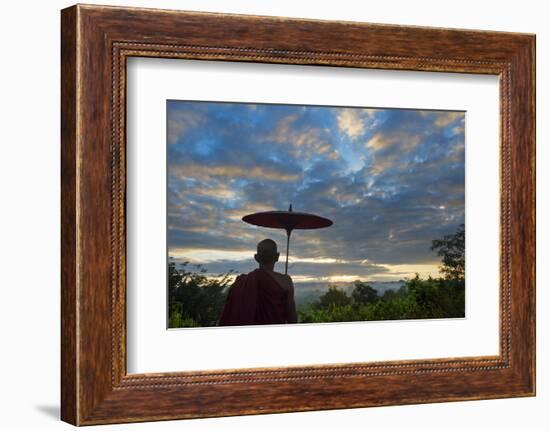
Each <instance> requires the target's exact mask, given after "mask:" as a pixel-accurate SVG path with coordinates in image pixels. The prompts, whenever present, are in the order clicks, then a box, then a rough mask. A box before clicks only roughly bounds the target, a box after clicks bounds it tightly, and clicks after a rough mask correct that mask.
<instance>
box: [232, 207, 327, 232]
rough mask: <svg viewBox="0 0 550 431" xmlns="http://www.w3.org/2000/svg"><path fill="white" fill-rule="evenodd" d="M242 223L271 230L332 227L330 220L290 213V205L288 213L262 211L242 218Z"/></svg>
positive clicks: (311, 215) (306, 214) (305, 214)
mask: <svg viewBox="0 0 550 431" xmlns="http://www.w3.org/2000/svg"><path fill="white" fill-rule="evenodd" d="M243 221H244V222H246V223H250V224H253V225H256V226H262V227H269V228H273V229H285V230H294V229H321V228H323V227H329V226H331V225H332V220H329V219H328V218H325V217H321V216H318V215H315V214H310V213H301V212H294V211H292V205H291V206H290V208H289V210H288V211H264V212H260V213H255V214H249V215H246V216H244V217H243Z"/></svg>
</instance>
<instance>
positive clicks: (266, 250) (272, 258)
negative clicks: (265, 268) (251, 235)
mask: <svg viewBox="0 0 550 431" xmlns="http://www.w3.org/2000/svg"><path fill="white" fill-rule="evenodd" d="M254 257H255V258H256V261H257V262H258V263H260V264H264V265H270V264H273V263H275V262H277V261H278V260H279V253H278V252H277V243H276V242H275V241H273V240H272V239H269V238H267V239H264V240H262V241H260V242H259V243H258V247H257V252H256V255H255V256H254Z"/></svg>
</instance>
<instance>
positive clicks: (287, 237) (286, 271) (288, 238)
mask: <svg viewBox="0 0 550 431" xmlns="http://www.w3.org/2000/svg"><path fill="white" fill-rule="evenodd" d="M291 232H292V229H287V230H286V261H285V275H287V274H288V249H289V246H290V233H291Z"/></svg>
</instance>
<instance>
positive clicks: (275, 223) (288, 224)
mask: <svg viewBox="0 0 550 431" xmlns="http://www.w3.org/2000/svg"><path fill="white" fill-rule="evenodd" d="M242 220H243V221H244V222H246V223H249V224H253V225H256V226H262V227H268V228H272V229H284V230H285V231H286V262H285V274H286V273H287V272H288V249H289V245H290V234H291V233H292V231H293V230H294V229H321V228H323V227H329V226H331V225H332V220H329V219H328V218H324V217H321V216H318V215H315V214H309V213H301V212H294V211H292V204H291V205H290V206H289V207H288V211H264V212H259V213H254V214H249V215H246V216H244V217H243V219H242Z"/></svg>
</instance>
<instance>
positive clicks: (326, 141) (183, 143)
mask: <svg viewBox="0 0 550 431" xmlns="http://www.w3.org/2000/svg"><path fill="white" fill-rule="evenodd" d="M464 120H465V116H464V112H454V111H428V110H406V109H382V108H376V109H374V108H349V107H325V106H305V105H274V104H248V103H220V102H196V101H172V100H170V101H168V102H167V167H168V192H167V222H168V232H167V243H168V255H169V258H170V259H173V260H174V261H176V262H179V263H181V262H185V261H189V262H191V263H197V264H199V263H200V264H203V266H204V268H206V269H207V270H208V274H211V275H215V274H222V273H225V272H226V271H229V270H234V271H236V272H237V273H246V272H249V271H252V270H253V269H254V268H255V267H256V266H257V265H256V263H255V262H254V260H253V256H254V253H255V247H256V244H257V243H258V242H259V241H260V240H262V239H264V238H272V239H274V240H275V241H276V242H277V243H278V245H279V251H280V252H281V260H283V259H282V257H283V256H284V250H285V244H286V236H285V234H284V231H280V230H276V229H266V228H261V227H256V226H251V225H249V224H246V223H244V222H243V221H242V220H241V218H242V217H243V216H244V215H247V214H250V213H254V212H259V211H270V210H287V209H288V206H289V204H290V203H291V204H292V206H293V209H294V211H300V212H309V213H314V214H318V215H321V216H323V217H327V218H329V219H331V220H332V221H333V222H334V224H333V226H331V227H329V228H325V229H319V230H302V231H294V233H293V234H292V238H291V248H290V264H289V274H290V275H291V276H292V277H293V280H294V282H295V283H300V282H302V283H325V282H328V283H330V282H348V281H350V282H351V281H354V280H364V281H395V280H400V279H404V278H410V277H413V276H414V275H415V273H419V274H420V275H421V276H422V277H427V276H428V275H432V276H437V275H438V266H439V265H440V259H439V258H438V256H437V255H436V253H435V252H434V251H432V250H430V246H431V241H432V240H433V239H436V238H441V237H442V236H443V235H446V234H452V233H454V232H455V231H456V229H457V228H458V226H459V225H460V224H461V223H464V180H465V178H464V174H465V171H464V146H465V143H464ZM276 270H279V271H281V272H283V271H284V263H279V264H278V266H277V267H276Z"/></svg>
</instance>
